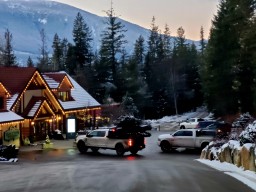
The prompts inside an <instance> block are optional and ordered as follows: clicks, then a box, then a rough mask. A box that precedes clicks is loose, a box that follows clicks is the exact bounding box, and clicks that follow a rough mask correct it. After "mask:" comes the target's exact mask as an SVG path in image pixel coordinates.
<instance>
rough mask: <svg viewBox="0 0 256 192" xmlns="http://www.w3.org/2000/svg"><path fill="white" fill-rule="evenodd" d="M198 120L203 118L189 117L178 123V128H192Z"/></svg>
mask: <svg viewBox="0 0 256 192" xmlns="http://www.w3.org/2000/svg"><path fill="white" fill-rule="evenodd" d="M200 121H204V119H203V118H190V119H188V120H187V121H184V122H182V123H180V129H194V128H196V126H197V124H198V123H199V122H200Z"/></svg>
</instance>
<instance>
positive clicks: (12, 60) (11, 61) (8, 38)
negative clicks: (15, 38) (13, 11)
mask: <svg viewBox="0 0 256 192" xmlns="http://www.w3.org/2000/svg"><path fill="white" fill-rule="evenodd" d="M4 38H5V44H4V50H3V58H2V59H3V64H4V66H6V67H10V66H15V65H17V63H16V56H15V55H14V51H13V48H12V34H11V32H10V31H9V29H7V30H6V31H5V33H4Z"/></svg>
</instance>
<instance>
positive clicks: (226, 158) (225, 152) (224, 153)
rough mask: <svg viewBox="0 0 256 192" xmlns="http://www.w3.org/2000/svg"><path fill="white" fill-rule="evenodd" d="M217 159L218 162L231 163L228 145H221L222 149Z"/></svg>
mask: <svg viewBox="0 0 256 192" xmlns="http://www.w3.org/2000/svg"><path fill="white" fill-rule="evenodd" d="M219 160H220V162H227V163H232V158H231V150H230V148H229V146H228V145H225V146H224V147H222V150H221V152H220V154H219Z"/></svg>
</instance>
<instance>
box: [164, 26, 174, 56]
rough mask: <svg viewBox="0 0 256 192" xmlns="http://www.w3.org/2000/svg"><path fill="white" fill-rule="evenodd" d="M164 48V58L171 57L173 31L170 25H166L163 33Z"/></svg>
mask: <svg viewBox="0 0 256 192" xmlns="http://www.w3.org/2000/svg"><path fill="white" fill-rule="evenodd" d="M163 49H164V58H171V50H172V47H171V32H170V28H169V26H168V25H167V24H166V25H165V30H164V34H163Z"/></svg>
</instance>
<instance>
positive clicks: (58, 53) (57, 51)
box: [51, 33, 62, 71]
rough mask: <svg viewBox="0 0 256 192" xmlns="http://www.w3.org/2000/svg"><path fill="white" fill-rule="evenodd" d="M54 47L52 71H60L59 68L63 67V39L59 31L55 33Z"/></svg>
mask: <svg viewBox="0 0 256 192" xmlns="http://www.w3.org/2000/svg"><path fill="white" fill-rule="evenodd" d="M52 49H53V54H52V59H51V61H52V71H59V69H60V68H61V58H62V47H61V40H60V38H59V36H58V34H57V33H56V34H55V35H54V38H53V43H52Z"/></svg>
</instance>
